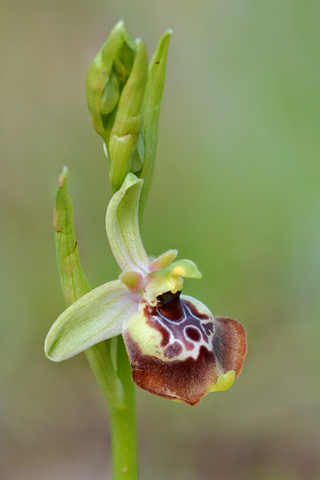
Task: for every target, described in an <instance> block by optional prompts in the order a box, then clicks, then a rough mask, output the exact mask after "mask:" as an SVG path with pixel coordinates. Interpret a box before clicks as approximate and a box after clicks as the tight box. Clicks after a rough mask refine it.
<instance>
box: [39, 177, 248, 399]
mask: <svg viewBox="0 0 320 480" xmlns="http://www.w3.org/2000/svg"><path fill="white" fill-rule="evenodd" d="M142 185H143V180H141V179H138V178H137V177H136V176H135V175H134V174H132V173H129V174H127V176H126V178H125V180H124V182H123V185H122V187H121V188H120V190H119V191H118V192H117V193H115V194H114V196H113V197H112V199H111V201H110V203H109V206H108V209H107V216H106V228H107V235H108V239H109V243H110V246H111V250H112V252H113V254H114V257H115V259H116V261H117V262H118V265H119V266H120V268H121V270H122V274H121V275H120V279H119V280H115V281H112V282H109V283H106V284H105V285H102V286H100V287H98V288H96V289H94V290H92V291H91V292H89V293H87V294H85V295H84V296H82V297H81V298H80V299H79V300H77V301H76V302H75V303H73V304H72V305H71V306H69V307H68V308H67V310H65V312H63V313H62V314H61V315H60V317H59V318H58V319H57V321H56V322H55V323H54V324H53V326H52V328H51V329H50V331H49V333H48V335H47V338H46V341H45V352H46V355H47V356H48V357H49V358H50V359H51V360H53V361H61V360H65V359H67V358H70V357H72V356H74V355H76V354H77V353H79V352H81V351H84V350H86V349H87V348H89V347H91V346H93V345H95V344H96V343H99V342H102V341H103V340H106V339H108V338H111V337H114V336H116V335H119V334H120V333H122V334H123V338H124V341H125V345H126V348H127V352H128V355H129V359H130V362H131V366H132V370H133V379H134V381H135V382H136V383H137V385H139V386H140V387H141V388H144V389H145V390H148V391H150V392H152V393H155V394H157V395H160V396H163V397H165V398H171V399H175V400H180V401H183V402H185V403H187V404H190V405H195V404H196V403H198V402H199V401H200V399H201V398H202V397H203V395H205V394H207V393H208V392H209V391H217V390H225V389H227V388H229V387H230V386H231V384H232V382H233V380H234V378H235V377H236V376H237V375H239V374H240V372H241V369H242V366H243V362H244V357H245V354H246V340H245V333H244V330H243V327H242V326H241V325H240V324H239V323H238V322H236V321H235V320H230V319H225V318H214V317H213V316H212V314H211V312H210V311H209V310H208V309H207V307H206V306H205V305H203V304H202V303H201V302H199V301H198V300H196V299H193V298H192V297H188V296H183V295H181V289H182V286H183V277H188V278H200V277H201V274H200V272H199V270H198V269H197V267H196V265H195V264H194V263H193V262H191V261H190V260H180V261H174V262H173V260H174V259H175V256H176V254H177V252H176V251H175V250H170V251H169V252H167V253H165V254H163V255H161V256H160V257H158V259H156V260H154V261H152V262H150V260H149V258H148V256H147V254H146V251H145V249H144V246H143V243H142V241H141V237H140V232H139V218H138V211H139V200H140V193H141V189H142Z"/></svg>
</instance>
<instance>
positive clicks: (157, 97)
mask: <svg viewBox="0 0 320 480" xmlns="http://www.w3.org/2000/svg"><path fill="white" fill-rule="evenodd" d="M171 35H172V30H167V31H166V32H164V34H163V35H162V37H161V38H160V40H159V43H158V45H157V48H156V51H155V53H154V54H153V57H152V59H151V62H150V66H149V72H148V80H147V85H146V90H145V95H144V102H143V135H144V146H145V151H144V162H143V168H142V171H141V174H140V178H143V179H144V184H143V189H142V192H141V199H140V207H139V211H140V213H139V218H140V223H141V221H142V217H143V212H144V208H145V204H146V200H147V196H148V193H149V189H150V186H151V182H152V178H153V170H154V161H155V158H156V152H157V146H158V128H159V117H160V111H161V104H162V97H163V89H164V82H165V75H166V65H167V55H168V48H169V41H170V37H171Z"/></svg>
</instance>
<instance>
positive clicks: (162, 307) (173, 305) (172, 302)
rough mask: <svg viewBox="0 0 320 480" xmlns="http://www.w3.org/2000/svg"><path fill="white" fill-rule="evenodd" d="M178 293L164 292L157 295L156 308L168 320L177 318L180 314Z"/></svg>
mask: <svg viewBox="0 0 320 480" xmlns="http://www.w3.org/2000/svg"><path fill="white" fill-rule="evenodd" d="M180 293H181V290H179V292H176V293H172V292H165V293H163V294H162V295H158V296H157V300H158V305H157V309H158V310H159V311H160V312H161V313H162V314H163V315H165V316H166V317H167V318H169V319H170V320H179V319H180V318H181V316H182V308H181V303H180Z"/></svg>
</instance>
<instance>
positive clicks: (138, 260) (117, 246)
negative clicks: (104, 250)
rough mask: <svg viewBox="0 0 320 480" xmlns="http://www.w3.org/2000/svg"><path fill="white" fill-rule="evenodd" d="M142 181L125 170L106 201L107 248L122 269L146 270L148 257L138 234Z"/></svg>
mask: <svg viewBox="0 0 320 480" xmlns="http://www.w3.org/2000/svg"><path fill="white" fill-rule="evenodd" d="M142 184H143V180H141V179H138V178H137V177H136V176H135V175H134V174H133V173H128V175H127V176H126V178H125V181H124V182H123V184H122V187H121V188H120V190H118V192H117V193H115V194H114V195H113V197H112V199H111V200H110V203H109V205H108V209H107V216H106V229H107V235H108V239H109V243H110V247H111V250H112V253H113V256H114V258H115V259H116V261H117V263H118V265H119V267H120V268H121V270H122V271H126V270H135V271H137V272H138V273H140V274H142V275H145V274H146V273H149V269H148V265H149V258H148V255H147V254H146V251H145V249H144V246H143V244H142V240H141V237H140V230H139V220H138V209H139V198H140V192H141V188H142Z"/></svg>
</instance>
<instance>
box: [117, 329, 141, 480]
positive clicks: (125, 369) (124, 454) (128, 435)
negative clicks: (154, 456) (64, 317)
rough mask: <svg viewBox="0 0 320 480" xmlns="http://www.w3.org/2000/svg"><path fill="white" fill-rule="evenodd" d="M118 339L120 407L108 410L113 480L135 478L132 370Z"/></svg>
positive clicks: (135, 428) (120, 338)
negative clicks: (121, 393) (120, 385)
mask: <svg viewBox="0 0 320 480" xmlns="http://www.w3.org/2000/svg"><path fill="white" fill-rule="evenodd" d="M117 339H118V360H119V362H118V363H119V370H118V375H119V377H120V380H121V383H122V385H123V389H124V405H123V407H120V408H119V407H117V406H112V407H110V417H111V428H112V458H113V479H114V480H125V479H130V480H136V479H137V478H138V444H137V422H136V401H135V386H134V383H133V382H132V380H131V366H130V363H129V359H128V355H127V352H126V349H125V346H124V343H123V340H122V337H117Z"/></svg>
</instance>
